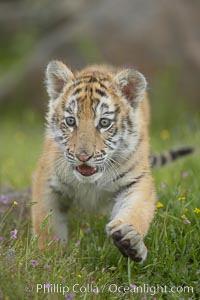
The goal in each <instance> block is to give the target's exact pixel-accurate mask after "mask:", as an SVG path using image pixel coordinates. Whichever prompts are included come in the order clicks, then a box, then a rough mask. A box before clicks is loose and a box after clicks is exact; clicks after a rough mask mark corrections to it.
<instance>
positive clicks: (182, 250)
mask: <svg viewBox="0 0 200 300" xmlns="http://www.w3.org/2000/svg"><path fill="white" fill-rule="evenodd" d="M175 91H176V89H175V86H174V81H173V80H172V79H171V78H170V76H169V74H165V75H163V76H162V77H161V78H160V79H159V80H157V81H155V82H154V83H153V84H152V87H151V89H150V94H151V102H152V115H153V116H152V127H151V137H152V139H151V143H152V149H153V150H154V151H161V150H164V149H168V148H171V147H176V146H180V145H194V146H195V147H196V148H197V152H196V153H195V154H193V155H191V156H190V157H188V158H185V159H182V160H179V161H177V162H176V163H174V164H171V165H169V166H167V167H165V168H163V169H158V170H153V175H154V178H155V184H156V188H157V193H158V208H157V210H156V214H155V219H154V221H153V223H152V226H151V229H150V231H149V233H148V235H147V237H146V238H145V242H146V245H147V247H148V250H149V252H148V258H147V260H146V261H145V263H144V264H142V265H138V264H136V263H134V262H130V261H129V260H127V259H125V258H123V257H122V256H121V255H120V253H119V252H118V250H117V249H115V247H114V246H113V245H112V243H111V241H110V240H109V239H108V238H107V237H106V235H105V230H104V228H105V224H106V222H107V216H104V215H99V216H92V217H91V216H89V215H88V214H87V213H86V212H81V211H73V212H71V224H70V225H71V227H73V230H72V233H71V241H70V244H69V246H68V248H67V249H66V250H63V249H62V248H61V246H60V245H59V242H58V241H56V240H55V241H53V243H54V244H55V247H53V248H51V249H50V250H48V251H46V252H40V251H39V250H38V248H37V245H36V240H35V238H34V237H31V233H30V232H31V226H30V220H29V219H28V220H23V219H21V218H20V219H16V218H14V214H13V211H14V210H15V206H16V205H20V204H18V203H15V202H14V203H13V205H12V207H11V208H10V209H9V210H7V211H6V213H4V214H2V213H1V212H0V299H5V300H9V299H11V300H12V299H19V300H23V299H136V300H137V299H140V300H141V299H143V300H145V299H146V300H147V299H154V300H155V299H167V300H168V299H188V300H189V299H200V264H199V262H200V175H199V174H200V156H199V149H200V130H199V128H200V115H199V114H198V113H195V110H192V109H191V108H188V107H187V106H186V105H185V104H184V101H183V102H182V98H181V96H180V95H178V94H177V93H175ZM43 131H44V125H43V122H42V120H40V119H38V117H36V116H35V114H33V113H31V112H29V111H27V112H25V113H24V114H22V115H21V116H20V118H18V117H15V118H11V117H10V116H9V115H8V116H5V117H4V118H1V123H0V137H1V138H0V143H1V146H0V166H1V170H0V172H1V173H0V187H1V186H10V187H12V188H17V189H21V188H24V187H26V186H30V182H31V174H32V172H33V170H34V166H35V163H36V160H37V158H38V157H39V154H40V151H41V148H42V138H43ZM5 196H6V195H5ZM0 197H1V199H0V201H6V198H5V197H2V195H0ZM74 215H75V217H74ZM50 285H51V286H50ZM54 290H55V291H56V293H53V291H54ZM51 291H52V293H51ZM167 291H168V292H167Z"/></svg>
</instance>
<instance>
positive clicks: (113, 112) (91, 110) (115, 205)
mask: <svg viewBox="0 0 200 300" xmlns="http://www.w3.org/2000/svg"><path fill="white" fill-rule="evenodd" d="M46 84H47V91H48V94H49V97H50V101H49V109H48V113H47V129H46V135H45V143H44V151H43V154H42V157H41V159H40V161H39V163H38V166H37V170H36V172H35V175H34V180H33V189H32V190H33V195H32V198H33V201H34V202H36V204H35V205H33V206H32V208H31V210H32V211H31V213H32V223H33V232H34V234H36V235H38V239H39V247H40V248H43V247H44V246H45V243H46V241H47V240H48V239H49V238H52V237H53V235H56V236H58V237H59V239H60V240H62V241H63V242H65V243H67V241H68V229H67V214H68V211H69V209H70V208H71V207H72V206H73V205H78V206H79V207H82V208H85V209H86V210H91V211H92V212H93V213H94V212H95V209H96V210H97V211H100V210H101V209H102V210H104V211H107V212H109V211H110V210H111V214H110V222H109V223H108V224H107V225H106V231H107V234H108V236H109V237H111V239H112V240H113V242H114V244H115V246H116V247H117V248H118V249H119V251H120V252H121V253H122V254H123V255H124V256H126V257H129V258H131V259H132V260H134V261H136V262H143V261H144V260H145V259H146V256H147V248H146V246H145V244H144V241H143V239H144V237H145V235H146V234H147V232H148V229H149V226H150V223H151V221H152V219H153V216H154V210H155V201H156V195H155V190H154V184H153V180H152V175H151V165H150V148H149V132H148V124H149V105H148V99H147V95H146V87H147V82H146V80H145V78H144V76H143V75H142V74H141V73H139V72H138V71H136V70H134V69H122V70H115V69H113V68H111V67H108V66H89V67H87V68H85V69H83V70H82V71H79V72H74V73H72V71H71V70H70V69H69V68H68V67H67V66H66V65H64V64H63V63H62V62H59V61H52V62H50V63H49V65H48V67H47V70H46ZM47 215H48V216H49V219H48V220H49V223H48V228H46V229H45V230H41V227H42V222H43V220H44V219H45V217H46V216H47Z"/></svg>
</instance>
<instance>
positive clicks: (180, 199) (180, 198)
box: [178, 196, 186, 201]
mask: <svg viewBox="0 0 200 300" xmlns="http://www.w3.org/2000/svg"><path fill="white" fill-rule="evenodd" d="M185 199H186V198H185V197H183V196H181V197H178V200H179V201H184V200H185Z"/></svg>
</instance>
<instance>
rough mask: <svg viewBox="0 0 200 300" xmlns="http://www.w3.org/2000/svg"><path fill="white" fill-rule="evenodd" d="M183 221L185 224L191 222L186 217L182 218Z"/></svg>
mask: <svg viewBox="0 0 200 300" xmlns="http://www.w3.org/2000/svg"><path fill="white" fill-rule="evenodd" d="M183 222H184V223H185V224H191V222H190V220H189V219H188V218H185V219H183Z"/></svg>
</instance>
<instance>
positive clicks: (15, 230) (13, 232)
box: [11, 228, 18, 239]
mask: <svg viewBox="0 0 200 300" xmlns="http://www.w3.org/2000/svg"><path fill="white" fill-rule="evenodd" d="M17 232H18V231H17V229H16V228H15V229H14V230H12V231H11V238H12V239H16V238H17Z"/></svg>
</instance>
